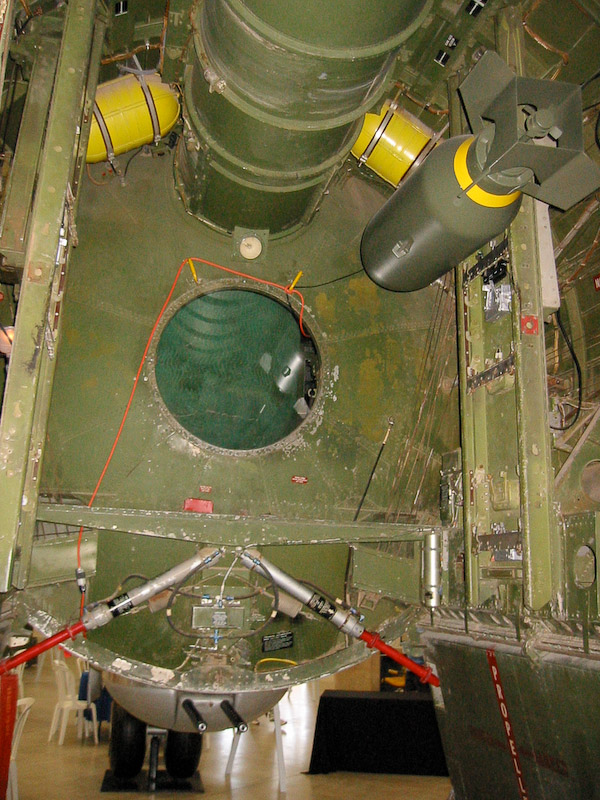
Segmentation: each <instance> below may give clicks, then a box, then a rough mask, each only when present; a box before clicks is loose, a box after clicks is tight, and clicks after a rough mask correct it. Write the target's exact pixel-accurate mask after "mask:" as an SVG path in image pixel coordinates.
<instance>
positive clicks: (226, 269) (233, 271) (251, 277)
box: [186, 258, 306, 336]
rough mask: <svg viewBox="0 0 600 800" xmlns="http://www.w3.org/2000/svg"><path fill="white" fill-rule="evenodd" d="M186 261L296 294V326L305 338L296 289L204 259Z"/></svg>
mask: <svg viewBox="0 0 600 800" xmlns="http://www.w3.org/2000/svg"><path fill="white" fill-rule="evenodd" d="M186 261H196V262H197V263H198V264H208V266H209V267H215V268H216V269H222V270H223V272H229V273H231V275H238V276H239V277H240V278H247V279H248V280H250V281H256V282H257V283H262V284H264V285H265V286H273V287H274V288H275V289H281V291H282V292H285V293H286V294H297V295H298V297H299V298H300V316H299V318H298V325H299V326H300V332H301V333H302V336H306V333H305V332H304V327H303V325H302V321H303V318H304V297H303V296H302V294H301V293H300V292H299V291H298V289H291V288H290V287H289V286H282V285H281V284H280V283H273V281H266V280H264V279H263V278H256V277H254V275H248V274H247V273H246V272H239V271H238V270H237V269H230V268H229V267H224V266H222V265H221V264H215V262H214V261H207V260H206V259H205V258H186Z"/></svg>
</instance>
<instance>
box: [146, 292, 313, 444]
mask: <svg viewBox="0 0 600 800" xmlns="http://www.w3.org/2000/svg"><path fill="white" fill-rule="evenodd" d="M318 371H319V359H318V354H317V349H316V346H315V343H314V341H313V340H312V338H311V337H305V336H303V335H302V333H301V331H300V327H299V325H298V320H297V319H296V317H295V316H294V314H293V313H292V312H291V311H290V310H289V308H287V307H286V306H284V305H283V304H282V303H280V302H279V301H277V300H275V299H274V298H272V297H270V296H268V295H266V294H261V293H259V292H254V291H247V290H238V289H222V290H219V291H215V292H211V293H209V294H205V295H201V296H200V297H196V298H194V299H193V300H191V301H190V302H188V303H186V305H184V306H182V307H181V308H180V309H179V310H178V311H176V313H175V314H174V315H173V316H172V317H171V319H170V320H169V322H168V323H167V324H166V325H165V327H164V329H163V331H162V333H161V336H160V339H159V342H158V346H157V350H156V383H157V386H158V389H159V392H160V394H161V396H162V399H163V401H164V403H165V405H166V406H167V408H168V409H169V411H170V412H171V414H172V415H173V416H174V417H175V419H176V420H177V422H178V423H179V424H180V425H181V426H183V427H184V428H185V429H186V430H187V431H188V432H189V433H191V434H192V435H194V436H196V437H198V438H199V439H202V440H203V441H205V442H208V443H209V444H212V445H214V446H216V447H221V448H225V449H227V450H255V449H257V448H261V447H267V446H269V445H272V444H274V443H275V442H278V441H279V440H281V439H283V438H285V437H286V436H288V435H289V434H290V433H292V431H294V430H295V429H296V428H297V427H298V426H299V425H300V424H301V423H302V422H303V420H304V419H305V418H306V416H307V415H308V412H309V410H310V407H311V405H312V402H313V399H314V397H315V396H316V393H317V376H318Z"/></svg>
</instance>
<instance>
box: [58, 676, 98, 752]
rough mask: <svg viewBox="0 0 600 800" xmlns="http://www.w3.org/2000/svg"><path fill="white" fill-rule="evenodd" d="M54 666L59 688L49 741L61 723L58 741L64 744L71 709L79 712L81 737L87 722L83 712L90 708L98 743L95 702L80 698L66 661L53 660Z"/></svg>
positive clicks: (78, 722)
mask: <svg viewBox="0 0 600 800" xmlns="http://www.w3.org/2000/svg"><path fill="white" fill-rule="evenodd" d="M52 667H53V669H54V677H55V679H56V687H57V689H58V700H57V702H56V705H55V706H54V714H53V715H52V722H51V724H50V733H49V734H48V741H50V739H52V737H53V736H54V734H55V733H56V731H57V730H58V727H59V724H60V733H59V737H58V743H59V745H60V744H63V742H64V740H65V733H66V730H67V722H68V720H69V713H70V712H71V711H75V713H76V714H77V735H78V737H79V738H80V739H81V737H82V735H83V727H84V722H85V718H84V716H83V712H84V711H85V710H86V709H88V708H89V710H90V713H91V715H92V727H93V734H94V743H95V744H98V721H97V718H96V706H95V705H94V704H93V703H90V704H89V705H88V702H87V700H79V699H78V697H77V692H76V691H75V678H74V676H73V673H72V672H71V670H70V669H69V667H68V666H67V665H66V664H65V663H64V662H62V661H53V662H52Z"/></svg>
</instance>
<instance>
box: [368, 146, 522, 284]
mask: <svg viewBox="0 0 600 800" xmlns="http://www.w3.org/2000/svg"><path fill="white" fill-rule="evenodd" d="M472 142H473V138H472V137H471V136H457V137H454V138H452V139H448V140H447V141H445V142H443V143H442V144H440V145H439V146H438V147H436V148H435V150H434V151H433V152H432V153H431V155H429V156H428V158H427V159H426V160H425V162H424V163H423V164H422V165H421V166H420V167H419V168H418V169H417V170H415V172H414V173H413V174H412V175H411V176H409V177H408V178H407V180H406V181H405V182H404V183H402V184H401V186H400V187H399V188H398V189H397V190H396V191H395V192H394V194H393V195H392V196H391V197H390V199H389V200H388V201H387V202H386V204H385V205H384V206H383V207H382V208H380V209H379V211H378V212H377V213H376V214H375V216H374V217H373V218H372V219H371V220H370V222H369V223H368V224H367V227H366V228H365V230H364V233H363V237H362V242H361V248H360V250H361V259H362V263H363V266H364V268H365V270H366V272H367V274H368V275H369V277H370V278H371V279H372V280H373V281H374V282H375V283H376V284H378V285H379V286H382V287H383V288H385V289H390V290H392V291H396V292H411V291H414V290H416V289H422V288H423V287H425V286H428V285H429V284H430V283H432V282H433V281H435V280H437V278H439V277H441V276H442V275H444V273H446V272H448V271H449V270H450V269H452V268H453V267H455V266H456V265H457V264H458V263H459V262H460V261H462V260H463V259H464V258H466V257H467V256H469V255H470V254H471V253H473V252H474V251H475V250H477V248H478V247H481V246H482V245H483V244H485V243H486V242H488V241H489V240H490V239H493V238H494V237H496V236H498V235H499V234H500V233H501V232H502V231H503V230H504V229H505V228H506V227H507V226H508V225H509V224H510V223H511V222H512V220H513V218H514V217H515V215H516V213H517V211H518V210H519V206H520V203H521V195H520V193H519V192H515V191H511V188H512V187H510V188H509V187H502V186H500V185H498V184H494V185H492V183H491V181H489V180H488V181H486V183H485V185H486V188H485V189H484V188H482V187H483V183H482V185H481V186H479V185H478V186H473V187H471V188H469V187H470V186H471V184H472V183H473V178H472V177H471V176H472V175H473V174H474V173H475V165H472V166H471V164H470V163H467V162H468V161H469V162H470V159H471V157H472V155H474V152H473V151H474V145H473V144H472ZM469 151H471V152H469ZM490 188H495V189H496V190H497V191H498V192H499V193H498V194H495V193H493V192H491V191H490ZM500 192H504V194H502V193H500ZM507 192H510V194H508V193H507Z"/></svg>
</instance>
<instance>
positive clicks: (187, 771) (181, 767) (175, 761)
mask: <svg viewBox="0 0 600 800" xmlns="http://www.w3.org/2000/svg"><path fill="white" fill-rule="evenodd" d="M201 753H202V735H201V734H200V733H179V731H169V733H168V734H167V743H166V745H165V767H166V769H167V772H168V773H169V775H171V777H173V778H180V779H183V778H191V777H192V775H193V774H194V772H196V770H197V769H198V763H199V762H200V754H201Z"/></svg>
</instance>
